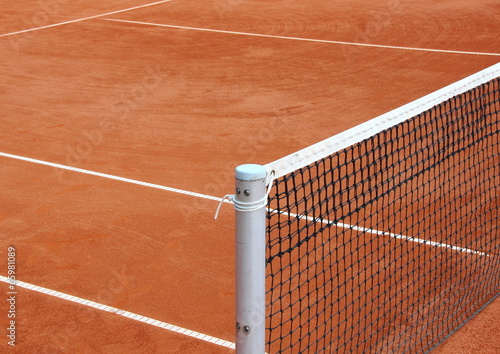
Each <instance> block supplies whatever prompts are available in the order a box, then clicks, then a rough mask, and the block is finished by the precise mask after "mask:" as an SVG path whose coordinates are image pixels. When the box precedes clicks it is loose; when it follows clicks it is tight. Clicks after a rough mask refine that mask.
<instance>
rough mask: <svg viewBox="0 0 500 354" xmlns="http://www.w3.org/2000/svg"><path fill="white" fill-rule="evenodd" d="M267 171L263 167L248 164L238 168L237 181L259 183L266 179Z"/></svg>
mask: <svg viewBox="0 0 500 354" xmlns="http://www.w3.org/2000/svg"><path fill="white" fill-rule="evenodd" d="M266 176H267V170H266V168H265V167H264V166H262V165H255V164H247V165H240V166H238V167H236V179H239V180H240V181H257V180H261V179H265V178H266Z"/></svg>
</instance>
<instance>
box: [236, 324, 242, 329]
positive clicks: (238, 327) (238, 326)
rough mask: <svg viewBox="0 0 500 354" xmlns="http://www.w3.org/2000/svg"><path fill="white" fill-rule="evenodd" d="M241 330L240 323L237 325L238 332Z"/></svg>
mask: <svg viewBox="0 0 500 354" xmlns="http://www.w3.org/2000/svg"><path fill="white" fill-rule="evenodd" d="M240 329H241V325H240V324H239V323H236V330H237V331H239V330H240Z"/></svg>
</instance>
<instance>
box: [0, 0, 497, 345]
mask: <svg viewBox="0 0 500 354" xmlns="http://www.w3.org/2000/svg"><path fill="white" fill-rule="evenodd" d="M4 2H5V1H4ZM143 5H144V6H143ZM146 5H147V6H146ZM499 30H500V2H499V1H496V0H489V1H488V0H476V1H474V2H472V1H461V0H441V1H436V0H418V1H409V0H370V1H354V0H349V1H348V0H336V1H333V0H332V1H326V0H314V1H307V2H304V1H295V0H278V1H265V0H260V1H242V0H207V1H190V0H171V1H160V2H158V3H154V4H153V3H152V2H151V1H146V0H141V1H131V0H113V1H106V2H102V1H82V0H76V1H69V0H64V1H63V0H42V1H38V0H28V1H23V2H22V3H18V2H17V3H16V2H9V3H8V4H2V11H1V13H0V54H1V58H2V59H1V60H0V74H1V80H0V97H1V99H0V117H1V118H0V154H1V155H0V275H1V276H3V277H4V278H3V279H4V280H3V281H2V282H1V283H0V289H2V291H1V292H2V293H3V294H5V298H6V299H7V297H8V296H7V292H8V291H9V289H8V284H7V283H6V282H5V277H6V276H7V259H8V258H7V249H8V247H9V246H11V247H14V248H15V249H16V278H17V279H18V280H19V281H22V282H23V283H21V284H19V285H18V286H17V287H16V289H17V294H16V341H15V344H16V346H15V347H13V346H11V345H9V344H8V341H9V338H8V337H7V336H6V335H3V336H2V337H0V348H2V349H1V350H0V351H2V352H7V350H9V351H10V352H18V353H232V352H234V350H233V349H231V348H228V347H230V346H231V344H232V342H234V279H233V278H234V226H233V224H234V216H233V214H234V211H233V208H232V206H231V205H228V204H225V205H224V206H223V207H222V211H221V214H220V216H219V219H218V220H214V217H213V216H214V213H215V210H216V208H217V205H218V203H219V202H218V200H217V198H221V197H223V196H224V195H225V194H228V193H232V192H233V170H234V168H235V167H236V166H238V165H240V164H243V163H259V164H265V163H268V162H271V161H274V160H276V159H278V158H280V157H283V156H285V155H288V154H290V153H292V152H294V151H297V150H299V149H302V148H304V147H306V146H309V145H311V144H313V143H316V142H318V141H320V140H323V139H325V138H328V137H330V136H332V135H334V134H336V133H339V132H341V131H343V130H345V129H347V128H351V127H353V126H356V125H358V124H360V123H362V122H364V121H366V120H368V119H371V118H373V117H375V116H378V115H380V114H382V113H385V112H387V111H389V110H392V109H394V108H397V107H399V106H401V105H403V104H405V103H408V102H410V101H413V100H415V99H417V98H419V97H421V96H424V95H426V94H428V93H430V92H433V91H435V90H437V89H439V88H441V87H444V86H447V85H449V84H451V83H453V82H455V81H457V80H459V79H462V78H464V77H466V76H468V75H471V74H473V73H475V72H477V71H480V70H482V69H484V68H486V67H488V66H491V65H493V64H495V63H497V62H499V61H500V37H499V36H498V33H499ZM340 42H342V43H340ZM360 44H362V46H361V45H360ZM422 49H425V50H422ZM428 49H432V51H430V50H428ZM46 162H48V163H52V165H48V164H46ZM54 164H56V165H54ZM67 167H69V168H70V169H67ZM71 168H73V169H71ZM93 172H98V173H99V174H98V175H96V174H89V173H93ZM120 178H125V179H126V180H123V179H121V180H120ZM138 181H139V182H145V183H143V184H138ZM53 291H55V292H57V293H55V292H53ZM69 295H71V296H72V297H69ZM89 301H90V302H89ZM89 305H90V306H89ZM101 305H102V306H101ZM96 307H98V308H96ZM99 307H100V308H99ZM120 310H122V311H120ZM8 311H9V304H8V302H7V301H2V302H1V305H0V324H1V326H2V328H7V327H8V326H9V320H10V319H9V318H8V316H7V314H8ZM498 316H500V302H499V300H497V301H496V302H493V303H492V304H491V305H490V306H489V307H487V308H486V309H485V310H484V311H483V312H482V313H480V314H479V315H478V316H476V317H475V318H474V319H473V320H472V321H470V322H469V323H468V324H467V325H466V326H464V327H463V328H462V329H461V330H459V331H458V332H457V333H455V334H454V335H453V336H452V337H450V338H449V339H448V340H447V341H446V342H445V343H443V344H442V345H441V346H440V347H439V348H438V349H436V350H435V352H438V353H470V352H476V353H497V352H500V339H499V337H498V331H499V324H498ZM155 320H156V321H155ZM172 326H178V327H180V329H179V328H177V327H172ZM172 329H173V330H172ZM186 330H190V331H193V332H186ZM4 332H5V334H7V331H6V330H5V331H4ZM195 332H196V333H195Z"/></svg>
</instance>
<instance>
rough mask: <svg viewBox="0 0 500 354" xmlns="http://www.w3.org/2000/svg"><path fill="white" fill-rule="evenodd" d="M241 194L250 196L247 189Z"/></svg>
mask: <svg viewBox="0 0 500 354" xmlns="http://www.w3.org/2000/svg"><path fill="white" fill-rule="evenodd" d="M243 194H245V195H246V196H247V197H248V196H249V195H250V191H249V190H248V189H245V191H244V192H243Z"/></svg>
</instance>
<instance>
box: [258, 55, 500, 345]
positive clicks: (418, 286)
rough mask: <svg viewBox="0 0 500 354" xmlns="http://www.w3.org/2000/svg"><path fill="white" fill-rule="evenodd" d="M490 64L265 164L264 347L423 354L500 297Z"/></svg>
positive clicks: (498, 103)
mask: <svg viewBox="0 0 500 354" xmlns="http://www.w3.org/2000/svg"><path fill="white" fill-rule="evenodd" d="M499 76H500V64H497V65H495V66H493V67H490V68H488V69H486V70H483V71H481V72H479V73H477V74H475V75H472V76H470V77H468V78H466V79H464V80H461V81H459V82H457V83H455V84H453V85H450V86H448V87H446V88H444V89H442V90H439V91H436V92H435V93H433V94H431V95H428V96H426V97H424V98H422V99H419V100H417V101H415V102H413V103H410V104H408V105H405V106H403V107H401V108H399V109H397V110H394V111H392V112H389V113H387V114H384V115H382V116H380V117H378V118H375V119H373V120H371V121H369V122H367V123H365V124H362V125H361V126H358V127H356V128H353V129H351V130H348V131H346V132H344V133H341V134H339V135H337V136H334V137H332V138H330V139H327V140H325V141H323V142H321V143H318V144H316V145H313V146H311V147H309V148H306V149H304V150H302V151H299V152H297V153H295V154H292V155H290V156H287V157H285V158H283V159H280V160H278V161H276V162H273V163H271V164H268V165H266V166H265V167H266V169H267V170H268V171H273V174H274V182H273V184H272V188H271V191H270V194H269V197H268V205H267V236H266V237H267V250H266V274H267V275H266V320H265V322H266V342H267V344H266V350H267V351H268V352H269V353H330V352H360V353H361V352H364V353H367V352H377V353H382V352H398V353H404V352H411V353H417V352H427V351H430V350H431V349H432V348H434V347H435V346H436V345H438V344H439V343H441V342H442V341H443V340H444V339H446V338H447V337H448V336H449V335H451V333H453V332H454V331H456V330H457V329H458V328H459V327H460V326H461V325H463V324H464V323H465V322H466V321H467V320H468V319H470V318H471V317H472V316H473V315H474V314H475V313H477V312H478V311H480V310H481V309H482V308H483V307H484V306H486V305H487V304H488V303H489V302H490V301H492V300H493V299H494V298H495V297H497V296H498V295H499V294H500V285H499V284H500V260H499V257H500V238H499V237H498V236H499V235H498V233H499V225H498V224H499V214H500V213H499V208H500V142H499V132H500V122H499V112H500V77H499Z"/></svg>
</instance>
